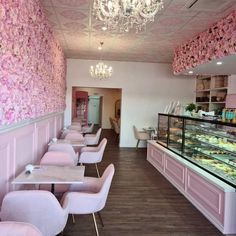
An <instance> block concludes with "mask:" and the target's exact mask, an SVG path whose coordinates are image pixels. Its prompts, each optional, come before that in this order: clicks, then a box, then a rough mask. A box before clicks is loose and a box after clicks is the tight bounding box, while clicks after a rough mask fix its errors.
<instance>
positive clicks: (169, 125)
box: [157, 114, 236, 187]
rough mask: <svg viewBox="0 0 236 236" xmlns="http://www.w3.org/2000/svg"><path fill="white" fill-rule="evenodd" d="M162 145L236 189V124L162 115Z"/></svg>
mask: <svg viewBox="0 0 236 236" xmlns="http://www.w3.org/2000/svg"><path fill="white" fill-rule="evenodd" d="M158 127H159V130H158V140H157V142H158V143H161V142H164V143H165V144H166V147H167V148H168V149H169V150H172V151H174V152H175V153H177V154H179V156H180V157H183V158H185V159H186V160H189V161H190V162H192V163H193V164H196V165H197V166H198V167H200V168H202V169H204V170H206V171H207V172H209V173H211V174H212V175H214V176H216V177H218V178H219V179H221V180H223V181H225V182H226V183H228V184H231V185H232V186H233V187H236V123H227V122H221V121H215V120H213V121H211V120H204V119H199V118H193V117H185V116H175V115H168V114H159V122H158Z"/></svg>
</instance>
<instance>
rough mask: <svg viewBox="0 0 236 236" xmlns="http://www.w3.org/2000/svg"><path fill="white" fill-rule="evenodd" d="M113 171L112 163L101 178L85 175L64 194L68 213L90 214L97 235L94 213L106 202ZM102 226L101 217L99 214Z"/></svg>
mask: <svg viewBox="0 0 236 236" xmlns="http://www.w3.org/2000/svg"><path fill="white" fill-rule="evenodd" d="M114 172H115V168H114V165H113V164H110V165H109V166H108V167H107V168H106V170H105V171H104V173H103V175H102V177H101V178H92V177H85V178H84V182H83V184H73V185H71V187H70V190H69V191H70V192H68V193H66V194H64V196H63V198H62V199H63V200H62V201H63V204H64V201H65V202H66V203H67V202H68V205H69V213H70V214H92V215H93V220H94V226H95V230H96V234H97V236H98V235H99V233H98V228H97V222H96V218H95V214H94V213H99V211H101V210H102V209H103V208H104V207H105V204H106V200H107V196H108V193H109V189H110V186H111V182H112V178H113V175H114ZM99 217H100V220H101V223H102V226H103V222H102V218H101V215H100V214H99Z"/></svg>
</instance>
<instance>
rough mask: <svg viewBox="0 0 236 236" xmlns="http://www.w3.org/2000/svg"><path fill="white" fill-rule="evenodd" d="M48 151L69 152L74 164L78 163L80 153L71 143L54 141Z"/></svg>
mask: <svg viewBox="0 0 236 236" xmlns="http://www.w3.org/2000/svg"><path fill="white" fill-rule="evenodd" d="M48 151H59V152H65V153H68V154H69V155H70V156H71V158H72V159H73V161H74V164H75V165H77V163H78V153H76V152H75V150H74V148H73V147H72V146H71V145H70V144H69V143H53V144H51V145H50V146H49V148H48Z"/></svg>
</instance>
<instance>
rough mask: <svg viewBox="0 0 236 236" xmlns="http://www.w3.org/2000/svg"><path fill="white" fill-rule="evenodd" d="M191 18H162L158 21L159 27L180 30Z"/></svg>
mask: <svg viewBox="0 0 236 236" xmlns="http://www.w3.org/2000/svg"><path fill="white" fill-rule="evenodd" d="M190 19H191V17H184V16H161V17H160V18H159V20H158V23H159V25H161V26H162V27H175V28H179V27H181V26H183V25H184V24H185V23H187V22H188V21H189V20H190Z"/></svg>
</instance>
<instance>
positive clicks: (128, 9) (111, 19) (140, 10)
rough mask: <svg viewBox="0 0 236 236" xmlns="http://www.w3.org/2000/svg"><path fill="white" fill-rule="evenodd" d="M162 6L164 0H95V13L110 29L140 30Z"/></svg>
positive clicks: (144, 27) (123, 30)
mask: <svg viewBox="0 0 236 236" xmlns="http://www.w3.org/2000/svg"><path fill="white" fill-rule="evenodd" d="M162 8H163V0H94V4H93V14H94V15H95V16H96V18H97V19H99V20H101V21H102V22H104V26H105V28H107V29H109V30H119V31H120V32H129V31H130V29H132V28H134V29H135V30H136V32H139V31H141V30H143V29H146V24H147V23H149V22H153V21H154V17H155V15H156V13H157V12H158V11H159V10H161V9H162Z"/></svg>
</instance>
